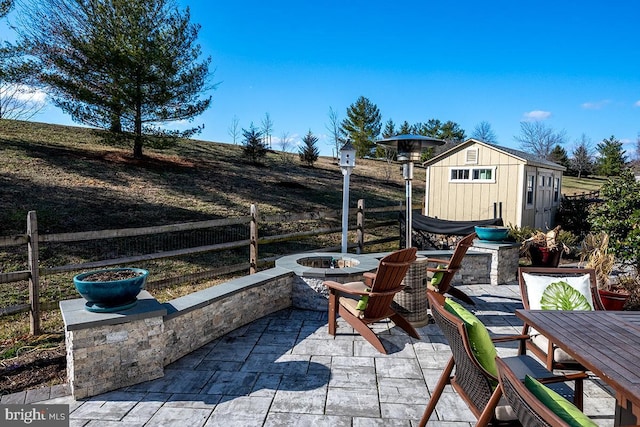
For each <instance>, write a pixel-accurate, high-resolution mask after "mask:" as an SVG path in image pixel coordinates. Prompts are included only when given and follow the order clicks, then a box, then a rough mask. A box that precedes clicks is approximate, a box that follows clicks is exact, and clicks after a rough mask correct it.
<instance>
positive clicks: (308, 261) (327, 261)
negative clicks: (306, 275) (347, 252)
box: [296, 256, 360, 268]
mask: <svg viewBox="0 0 640 427" xmlns="http://www.w3.org/2000/svg"><path fill="white" fill-rule="evenodd" d="M296 262H297V263H298V264H300V265H301V266H303V267H311V268H347V267H356V266H358V265H360V261H358V260H357V259H353V258H345V257H332V256H313V257H306V258H298V259H297V260H296Z"/></svg>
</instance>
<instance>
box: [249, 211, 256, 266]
mask: <svg viewBox="0 0 640 427" xmlns="http://www.w3.org/2000/svg"><path fill="white" fill-rule="evenodd" d="M249 234H250V236H249V242H250V243H249V274H255V273H257V272H258V207H257V206H256V205H254V204H252V205H251V222H250V225H249Z"/></svg>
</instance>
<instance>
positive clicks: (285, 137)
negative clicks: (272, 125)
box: [279, 132, 293, 163]
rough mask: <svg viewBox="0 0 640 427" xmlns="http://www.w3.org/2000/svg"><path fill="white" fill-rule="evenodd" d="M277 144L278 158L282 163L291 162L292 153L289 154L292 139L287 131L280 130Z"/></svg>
mask: <svg viewBox="0 0 640 427" xmlns="http://www.w3.org/2000/svg"><path fill="white" fill-rule="evenodd" d="M279 145H280V150H281V151H280V160H282V163H289V162H291V161H292V160H293V155H292V154H291V145H292V140H291V137H290V136H289V132H282V135H281V136H280V141H279Z"/></svg>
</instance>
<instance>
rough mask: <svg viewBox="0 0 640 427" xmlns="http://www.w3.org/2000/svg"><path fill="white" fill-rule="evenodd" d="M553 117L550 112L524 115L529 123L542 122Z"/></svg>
mask: <svg viewBox="0 0 640 427" xmlns="http://www.w3.org/2000/svg"><path fill="white" fill-rule="evenodd" d="M549 117H551V112H550V111H542V110H533V111H529V112H528V113H524V114H523V119H524V120H525V121H527V122H540V121H542V120H546V119H548V118H549Z"/></svg>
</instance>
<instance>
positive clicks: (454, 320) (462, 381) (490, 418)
mask: <svg viewBox="0 0 640 427" xmlns="http://www.w3.org/2000/svg"><path fill="white" fill-rule="evenodd" d="M427 298H428V300H429V304H430V307H431V313H432V315H433V318H434V320H435V322H436V324H438V326H439V327H440V329H441V330H442V332H443V334H444V336H445V338H446V339H447V341H448V343H449V346H450V347H451V352H452V357H451V359H449V362H448V363H447V365H446V367H445V369H444V371H443V372H442V375H441V376H440V379H439V380H438V383H437V385H436V387H435V389H434V391H433V393H432V395H431V399H430V400H429V404H428V405H427V408H426V409H425V412H424V415H423V416H422V419H421V420H420V426H425V425H426V424H427V422H428V421H429V419H430V418H431V415H432V414H433V412H434V411H435V409H436V405H437V403H438V400H439V399H440V396H441V395H442V392H443V390H444V388H445V386H446V385H447V384H450V385H451V386H452V387H453V389H454V390H455V391H456V392H457V393H458V395H459V396H460V397H461V398H462V399H463V400H464V401H465V402H466V403H467V405H468V407H469V409H470V410H471V412H473V414H474V415H475V416H476V418H477V419H478V423H477V424H476V425H479V426H484V425H489V424H492V425H497V424H506V425H518V424H519V422H518V420H517V417H516V415H515V414H514V413H513V410H512V409H511V408H510V406H509V405H508V403H507V402H506V400H504V399H503V398H502V390H501V388H500V387H499V386H498V378H497V377H496V376H495V375H493V374H491V373H489V372H488V371H487V370H486V369H485V368H483V367H482V365H481V364H480V362H479V361H478V359H477V358H476V356H475V354H474V352H473V350H472V346H471V343H470V340H469V336H468V334H467V330H466V326H465V323H464V321H463V320H462V319H461V318H459V317H458V316H456V315H454V314H452V313H449V312H448V311H447V310H446V308H445V307H444V303H445V298H444V296H443V295H441V294H439V293H436V292H434V291H431V290H429V291H427ZM527 338H528V337H527V336H524V335H515V336H506V337H498V338H493V342H494V343H498V342H508V341H522V340H526V339H527ZM503 360H504V361H505V363H507V364H509V366H510V367H511V369H513V370H514V371H516V372H517V373H518V376H519V377H521V378H524V377H525V375H531V376H532V377H534V378H558V379H562V380H564V381H567V380H572V381H576V384H577V383H582V380H583V379H584V378H585V376H586V375H584V374H583V373H580V374H574V375H568V376H560V377H558V376H555V375H553V373H551V372H549V371H548V370H547V369H545V368H544V366H542V365H541V364H540V363H539V362H537V361H536V360H535V359H534V358H532V357H531V356H529V355H521V356H513V357H506V358H504V359H503ZM454 367H455V375H453V376H452V375H451V374H452V372H453V370H454ZM578 389H580V390H581V386H580V387H578ZM556 391H558V392H559V393H561V394H562V395H563V396H565V397H568V398H570V399H573V400H574V403H575V404H576V406H578V407H580V408H581V407H582V395H578V394H576V395H575V396H574V393H573V391H572V390H571V388H569V387H567V386H566V385H564V384H561V385H559V386H558V389H557V390H556Z"/></svg>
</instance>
